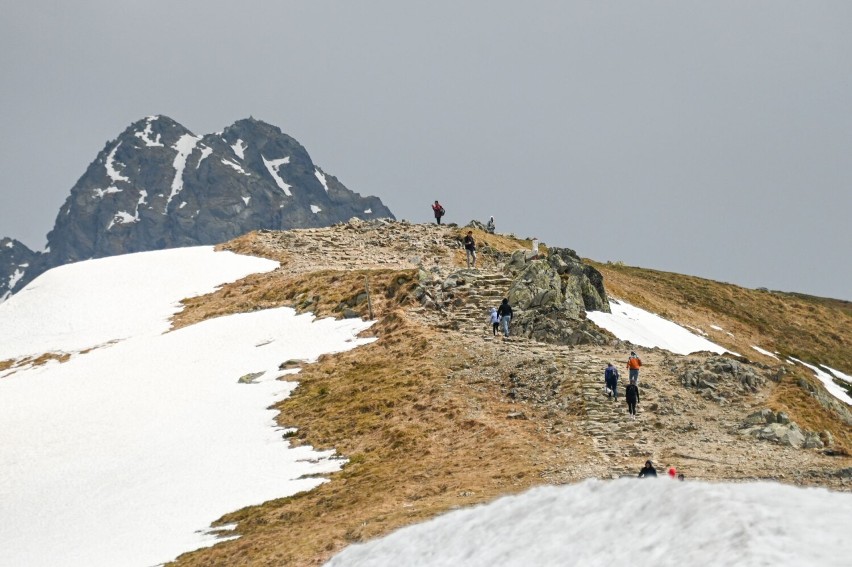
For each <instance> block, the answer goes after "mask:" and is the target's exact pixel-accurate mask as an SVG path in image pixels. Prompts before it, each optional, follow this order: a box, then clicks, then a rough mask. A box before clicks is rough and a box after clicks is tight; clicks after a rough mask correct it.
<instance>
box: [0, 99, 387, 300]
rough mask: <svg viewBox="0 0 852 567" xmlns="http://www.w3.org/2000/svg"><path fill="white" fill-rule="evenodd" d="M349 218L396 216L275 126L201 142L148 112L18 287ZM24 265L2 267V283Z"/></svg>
mask: <svg viewBox="0 0 852 567" xmlns="http://www.w3.org/2000/svg"><path fill="white" fill-rule="evenodd" d="M352 217H358V218H363V219H371V218H380V217H389V218H393V214H392V213H391V211H390V210H389V209H388V208H387V207H386V206H384V204H382V202H381V200H380V199H379V198H378V197H362V196H361V195H359V194H358V193H354V192H352V191H350V190H349V189H347V188H346V187H345V186H344V185H343V184H342V183H340V182H339V181H338V180H337V178H335V177H334V176H332V175H329V174H327V173H325V172H324V171H323V170H322V169H321V168H320V167H319V166H317V165H316V164H314V163H313V161H312V160H311V158H310V156H309V155H308V152H307V151H306V150H305V148H304V147H303V146H302V145H301V144H299V142H298V141H296V140H295V139H293V138H292V137H290V136H288V135H286V134H284V133H282V132H281V130H280V129H279V128H277V127H275V126H272V125H270V124H267V123H265V122H262V121H259V120H255V119H253V118H248V119H245V120H239V121H237V122H236V123H234V124H233V125H231V126H229V127H228V128H226V129H225V130H224V131H223V132H217V133H215V134H207V135H204V136H198V135H195V134H194V133H192V132H190V131H189V130H188V129H187V128H185V127H184V126H182V125H180V124H179V123H177V122H175V121H174V120H172V119H171V118H168V117H166V116H149V117H147V118H144V119H142V120H139V121H137V122H135V123H133V124H131V125H130V126H129V127H128V128H127V129H126V130H125V131H124V132H123V133H122V134H121V135H120V136H118V138H116V139H115V140H111V141H109V142H107V144H106V145H105V146H104V148H103V150H101V151H100V153H98V156H97V157H96V158H95V160H94V161H93V162H92V163H91V164H90V165H89V167H88V168H87V169H86V172H85V173H84V174H83V176H82V177H80V179H79V180H78V181H77V183H76V184H75V185H74V187H73V188H72V189H71V194H70V195H69V196H68V198H67V199H66V201H65V203H64V204H63V205H62V207H61V208H60V210H59V214H58V215H57V217H56V223H55V225H54V227H53V230H51V231H50V233H49V234H48V236H47V240H48V251H47V252H45V253H39V254H35V255H34V256H33V257H32V258H31V261H30V262H28V263H29V267H28V269H27V270H26V271H25V272H24V273H23V274H22V275H21V276H20V277H18V278H17V280H16V281H15V286H12V288H13V289H12V291H16V290H18V289H20V288H21V287H23V285H25V284H26V283H28V282H30V281H32V280H33V279H34V278H35V277H36V276H38V275H39V274H41V273H42V272H44V271H45V270H48V269H50V268H52V267H54V266H60V265H63V264H67V263H69V262H76V261H79V260H85V259H89V258H100V257H105V256H113V255H117V254H126V253H130V252H140V251H146V250H160V249H164V248H174V247H183V246H197V245H205V244H216V243H219V242H225V241H227V240H229V239H231V238H234V237H236V236H239V235H241V234H245V233H246V232H249V231H251V230H256V229H289V228H306V227H320V226H328V225H331V224H334V223H336V222H340V221H345V220H348V219H350V218H352ZM30 254H33V253H32V252H31V251H30ZM0 262H2V260H0ZM18 266H19V265H17V266H15V267H13V268H12V269H11V270H12V271H8V270H9V268H6V271H4V266H3V265H0V281H3V280H8V279H9V277H10V276H11V275H12V274H13V273H14V271H15V270H16V269H18ZM2 293H3V290H2V288H0V294H2Z"/></svg>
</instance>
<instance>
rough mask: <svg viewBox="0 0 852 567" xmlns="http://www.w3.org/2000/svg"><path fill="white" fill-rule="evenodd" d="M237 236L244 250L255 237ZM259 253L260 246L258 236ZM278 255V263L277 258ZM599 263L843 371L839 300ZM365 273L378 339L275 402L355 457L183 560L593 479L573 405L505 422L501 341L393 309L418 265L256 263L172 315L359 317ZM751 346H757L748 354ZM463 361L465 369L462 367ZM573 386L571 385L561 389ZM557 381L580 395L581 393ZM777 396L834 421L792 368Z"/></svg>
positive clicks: (310, 555)
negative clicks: (483, 375) (291, 270)
mask: <svg viewBox="0 0 852 567" xmlns="http://www.w3.org/2000/svg"><path fill="white" fill-rule="evenodd" d="M477 236H479V238H478V240H479V241H480V242H483V241H487V240H492V242H489V244H491V245H492V246H494V248H495V249H499V250H500V251H504V252H510V251H511V250H512V249H518V248H527V246H526V245H525V243H520V242H518V241H511V239H507V238H506V237H490V238H489V237H486V236H485V235H477ZM242 246H243V247H245V246H249V247H250V246H251V240H250V239H249V240H247V241H245V242H244V243H243V245H242ZM238 248H239V247H238ZM240 251H247V250H240ZM253 252H254V253H256V254H258V255H263V254H262V252H263V251H262V250H260V249H258V250H253ZM267 255H268V254H267ZM276 259H278V260H280V261H282V263H283V265H284V266H285V267H286V263H287V257H286V255H281V256H280V257H277V258H276ZM457 260H458V262H459V263H461V262H463V261H464V260H463V256H461V254H458V258H457ZM597 267H598V268H599V269H600V270H601V272H602V273H604V276H605V278H606V279H605V284H606V286H607V289H608V291H609V292H610V293H612V294H613V295H614V296H616V297H620V298H623V299H625V300H628V301H630V302H631V303H633V304H636V305H638V306H641V307H645V308H647V309H649V310H652V311H655V312H657V313H661V314H663V315H665V316H667V317H669V318H671V319H674V320H676V321H679V322H682V323H686V324H690V325H692V326H695V327H700V328H703V329H705V330H708V332H710V333H712V332H713V331H712V330H710V329H709V328H708V327H709V325H710V324H715V325H718V326H721V327H723V328H725V329H726V330H728V331H731V332H733V333H734V335H735V336H734V337H733V338H732V337H730V336H728V335H727V334H726V333H717V334H718V335H719V336H712V335H711V337H710V338H711V339H713V340H717V341H718V342H721V343H723V344H726V346H729V348H735V349H737V350H739V351H740V352H746V351H747V349H748V350H750V344H757V345H759V346H761V347H763V348H766V349H767V350H779V351H781V352H784V353H789V354H793V355H795V356H797V357H800V358H802V359H804V360H818V361H820V362H823V363H827V364H830V365H832V366H834V367H836V368H839V369H842V370H846V371H849V370H850V364H849V360H848V357H849V353H848V352H845V351H844V348H843V347H844V344H848V340H847V339H848V331H847V330H846V329H848V328H849V327H848V323H849V317H850V312H849V305H848V304H845V303H843V302H841V303H840V304H834V303H833V302H831V301H825V300H811V299H809V298H801V297H797V296H789V295H786V294H785V295H781V296H779V295H776V294H767V293H761V292H756V291H751V290H744V289H742V288H737V287H736V286H729V285H726V284H718V283H716V282H709V281H707V280H700V279H699V278H691V277H689V276H679V275H677V274H664V273H660V272H653V271H650V270H641V269H637V268H626V267H614V266H604V265H597ZM367 274H369V276H370V281H371V287H372V291H373V308H374V310H375V312H376V316H377V318H378V320H379V322H378V323H377V324H376V326H374V327H373V328H372V329H371V330H370V331H369V334H370V335H375V336H378V337H379V340H378V341H377V342H375V343H373V344H371V345H367V346H364V347H361V348H359V349H356V350H355V351H351V352H348V353H343V354H340V355H335V356H326V357H323V358H321V359H320V361H319V362H318V363H316V364H313V365H309V366H306V367H305V368H303V370H302V372H301V373H300V374H299V382H300V386H299V387H298V388H297V390H296V391H295V392H294V394H293V395H292V396H291V397H290V398H288V399H287V400H285V401H283V402H282V403H280V404H279V405H278V408H279V409H280V410H281V416H280V419H279V421H280V422H281V424H282V425H285V426H297V427H298V428H299V429H298V433H297V435H296V437H295V438H293V439H292V442H293V443H295V444H301V443H305V444H310V445H313V446H315V447H317V448H321V449H326V448H334V449H336V450H337V451H338V452H339V453H340V454H342V455H345V456H346V457H347V458H348V459H349V463H348V464H347V465H346V466H345V468H344V470H343V471H342V472H341V473H339V474H336V475H333V477H332V478H333V481H332V482H329V483H325V484H323V485H321V486H320V487H318V488H317V489H315V490H313V491H310V492H306V493H302V494H298V495H295V496H293V497H289V498H282V499H278V500H274V501H271V502H267V503H264V504H262V505H259V506H253V507H249V508H245V509H243V510H240V511H237V512H234V513H232V514H229V515H227V516H225V517H224V518H222V519H221V521H222V522H223V523H229V522H238V524H239V527H238V530H239V533H240V534H241V535H242V537H241V538H240V539H238V540H234V541H229V542H224V543H221V544H219V545H216V546H215V547H213V548H209V549H204V550H199V551H197V552H193V553H188V554H185V555H183V556H181V557H180V558H179V560H178V561H177V562H176V563H177V564H178V565H205V566H207V565H223V566H224V565H228V566H237V565H316V564H320V563H321V562H322V561H323V560H325V559H327V558H328V557H330V556H331V555H332V554H333V553H334V552H336V551H339V550H340V549H342V548H343V547H345V546H346V545H349V544H351V543H353V542H358V541H362V540H365V539H369V538H372V537H376V536H379V535H382V534H385V533H388V532H389V531H392V530H393V529H395V528H397V527H399V526H402V525H406V524H409V523H413V522H418V521H421V520H424V519H427V518H431V517H433V516H435V515H436V514H439V513H442V512H445V511H447V510H450V509H452V508H454V507H457V506H467V505H471V504H475V503H479V502H485V501H489V500H492V499H493V498H495V497H497V496H500V495H503V494H509V493H514V492H518V491H521V490H524V489H526V488H528V487H530V486H533V485H536V484H541V483H542V482H554V481H555V482H564V481H569V480H576V479H577V478H583V477H585V476H589V474H590V473H589V472H588V471H584V470H583V468H582V467H583V465H582V464H583V463H584V462H588V461H592V460H594V459H595V456H594V454H593V451H592V449H591V448H590V447H589V445H588V444H587V442H586V440H585V439H583V438H582V437H583V435H582V427H579V426H578V425H577V424H578V423H579V420H581V419H582V418H581V417H578V414H576V413H575V412H568V413H567V414H566V415H564V416H560V419H561V420H563V421H564V423H562V425H561V427H563V428H564V431H568V432H570V431H572V430H573V433H564V432H563V433H561V434H559V435H555V434H553V433H552V432H551V431H550V427H544V426H542V424H543V423H545V421H546V420H545V417H544V416H541V415H539V416H533V415H531V416H530V417H531V419H529V420H507V419H506V415H507V414H508V413H509V412H512V411H514V410H516V409H517V406H516V405H512V404H510V403H508V402H507V400H506V397H505V394H502V393H501V392H500V390H499V388H495V387H494V385H493V383H491V384H489V383H488V382H487V381H485V380H481V381H478V379H477V378H476V375H477V374H478V372H477V370H476V369H477V368H480V367H481V365H488V366H490V367H492V368H499V367H500V366H501V365H502V364H503V363H504V359H503V358H502V355H501V353H500V351H495V352H494V353H491V354H489V353H483V352H479V353H475V354H472V353H471V352H470V351H469V350H468V349H467V348H466V346H465V343H464V341H463V340H459V337H457V336H453V335H452V334H450V333H445V332H440V331H438V330H436V329H434V328H431V327H429V326H426V325H423V324H421V322H420V321H418V320H416V318H413V317H414V316H413V315H412V313H411V312H409V311H407V310H406V309H405V308H404V306H403V305H404V304H405V302H406V296H407V293H408V291H409V290H410V288H411V285H412V282H413V278H414V273H413V272H412V271H410V270H408V271H406V270H403V271H399V270H397V271H394V270H384V271H334V270H321V271H317V272H311V273H307V274H301V275H288V274H287V273H286V270H278V271H276V272H272V273H269V274H258V275H254V276H250V277H249V278H246V279H245V280H242V281H240V282H236V283H234V284H230V285H226V286H224V287H223V288H222V289H220V290H219V291H217V292H216V293H214V294H211V295H209V296H205V297H203V298H193V299H191V300H188V301H187V302H185V303H186V309H185V311H184V313H183V314H181V316H180V317H179V318H177V320H176V322H175V325H176V326H181V325H185V324H191V323H193V322H195V321H198V320H201V319H204V318H207V317H212V316H217V315H221V314H225V313H231V312H238V311H245V310H251V309H257V308H268V307H273V306H277V305H295V306H297V307H298V306H307V305H308V302H310V301H314V303H313V304H311V305H310V306H309V309H310V310H311V311H313V312H315V313H317V314H319V315H328V314H332V315H334V314H339V312H340V309H341V307H342V305H344V304H346V305H349V307H351V308H353V309H355V310H356V311H359V312H361V313H362V314H363V315H366V309H367V306H366V303H365V302H363V301H361V302H360V303H359V302H357V300H356V299H357V296H358V295H359V294H360V293H361V292H362V291H363V280H364V275H367ZM781 314H784V315H783V316H782V315H781ZM791 314H794V315H795V316H793V315H791ZM844 322H845V324H846V326H845V327H844V326H843V324H844ZM761 329H763V332H761ZM823 331H826V332H825V336H823ZM835 334H836V337H834V336H833V335H835ZM844 341H846V342H845V343H844ZM749 355H750V356H751V355H756V356H753V358H759V357H760V355H757V353H756V351H751V352H749ZM489 357H490V358H489ZM765 362H775V361H771V360H769V359H767V360H765ZM776 364H777V363H776ZM467 369H469V370H467ZM560 372H561V370H560ZM465 373H467V374H469V375H472V376H473V378H472V379H471V380H468V381H465V380H460V379H458V378H459V376H460V375H463V374H465ZM573 387H574V386H573V385H572V384H570V382H566V386H565V388H573ZM563 394H564V395H565V396H566V397H567V399H574V400H576V399H579V398H578V395H579V393H578V392H577V391H568V390H566V391H564V392H563ZM772 405H773V409H783V410H787V411H790V412H791V413H792V414H793V416H794V418H797V419H799V420H801V421H802V422H803V424H804V425H805V426H807V427H809V428H811V429H814V430H822V429H829V428H832V430H833V431H834V432H835V433H837V428H836V427H837V425H836V424H831V423H829V421H830V419H831V418H830V416H828V417H826V413H825V412H824V411H823V410H821V409H820V408H819V407H815V403H814V401H813V400H812V399H811V398H809V397H808V396H807V395H805V394H804V392H803V391H802V390H801V389H800V388H797V387H796V386H795V381H794V380H792V379H790V380H787V381H785V382H784V383H782V384H780V385H779V387H778V388H777V389H776V398H775V400H774V401H773V403H772ZM788 406H789V407H788ZM525 411H528V412H529V411H531V410H530V408H525ZM672 433H674V432H672ZM841 433H842V432H841ZM836 436H839V437H841V439H840V441H841V442H842V443H848V442H849V440H848V439H843V438H842V435H836ZM695 466H697V465H695ZM569 469H571V470H573V471H574V472H572V473H570V474H569V475H563V476H561V477H558V478H555V477H554V476H553V475H552V472H551V471H554V470H558V471H565V470H569ZM247 482H250V479H247Z"/></svg>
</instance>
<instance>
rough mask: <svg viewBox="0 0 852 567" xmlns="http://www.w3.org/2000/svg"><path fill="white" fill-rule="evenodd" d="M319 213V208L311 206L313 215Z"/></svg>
mask: <svg viewBox="0 0 852 567" xmlns="http://www.w3.org/2000/svg"><path fill="white" fill-rule="evenodd" d="M320 211H322V209H321V208H319V207H318V206H316V205H311V212H312V213H313V214H317V213H319V212H320Z"/></svg>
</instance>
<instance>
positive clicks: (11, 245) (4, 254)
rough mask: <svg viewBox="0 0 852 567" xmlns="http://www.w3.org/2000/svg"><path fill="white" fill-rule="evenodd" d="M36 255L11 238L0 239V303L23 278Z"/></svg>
mask: <svg viewBox="0 0 852 567" xmlns="http://www.w3.org/2000/svg"><path fill="white" fill-rule="evenodd" d="M36 256H37V254H36V253H35V252H33V251H32V250H30V249H29V248H27V247H26V246H25V245H24V244H22V243H20V242H18V241H17V240H14V239H12V238H3V239H0V301H4V300H5V299H6V298H7V297H9V295H10V294H11V293H12V290H13V289H15V287H16V286H17V285H18V282H19V281H21V279H22V278H23V277H24V274H25V273H26V272H27V270H28V269H29V267H30V263H31V262H33V260H35V258H36Z"/></svg>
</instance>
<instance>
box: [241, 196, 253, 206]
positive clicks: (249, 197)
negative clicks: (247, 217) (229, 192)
mask: <svg viewBox="0 0 852 567" xmlns="http://www.w3.org/2000/svg"><path fill="white" fill-rule="evenodd" d="M242 199H243V203H245V204H246V207H248V204H249V201H251V196H248V197H243V198H242Z"/></svg>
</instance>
